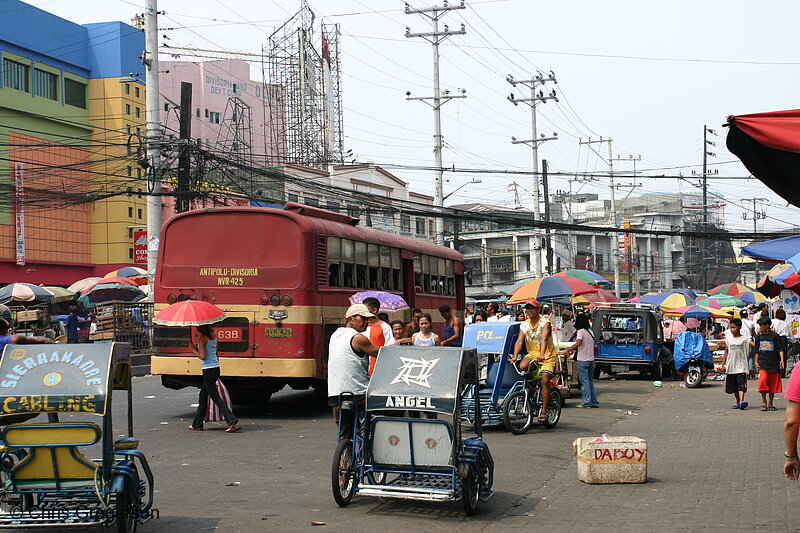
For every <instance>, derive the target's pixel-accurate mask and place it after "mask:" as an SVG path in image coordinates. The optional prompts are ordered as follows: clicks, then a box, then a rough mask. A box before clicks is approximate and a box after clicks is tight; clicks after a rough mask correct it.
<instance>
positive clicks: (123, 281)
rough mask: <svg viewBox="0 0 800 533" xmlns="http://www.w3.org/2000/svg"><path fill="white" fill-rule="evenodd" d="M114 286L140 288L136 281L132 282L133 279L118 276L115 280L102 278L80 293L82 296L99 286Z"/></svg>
mask: <svg viewBox="0 0 800 533" xmlns="http://www.w3.org/2000/svg"><path fill="white" fill-rule="evenodd" d="M113 284H117V285H130V286H132V287H136V288H137V289H138V288H139V284H138V283H136V281H134V280H132V279H131V278H121V277H119V276H117V277H115V278H100V279H99V280H98V281H96V282H95V283H93V284H92V285H89V286H88V287H86V288H85V289H83V290H81V291H80V292H81V294H86V293H87V292H89V291H91V290H92V289H94V288H95V287H97V286H98V285H113ZM140 290H141V289H140Z"/></svg>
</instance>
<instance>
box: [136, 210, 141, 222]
mask: <svg viewBox="0 0 800 533" xmlns="http://www.w3.org/2000/svg"><path fill="white" fill-rule="evenodd" d="M136 218H138V219H139V220H141V219H142V209H141V208H139V209H137V210H136Z"/></svg>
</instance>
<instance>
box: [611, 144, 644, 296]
mask: <svg viewBox="0 0 800 533" xmlns="http://www.w3.org/2000/svg"><path fill="white" fill-rule="evenodd" d="M608 157H609V159H610V161H611V162H614V161H630V162H632V163H633V182H631V183H618V184H616V185H614V186H613V187H614V188H615V189H623V188H631V189H635V188H637V187H641V186H642V184H641V183H636V162H637V161H641V160H642V156H641V155H639V156H638V157H634V156H633V155H629V156H628V157H619V156H618V157H611V154H610V153H609V156H608ZM628 195H630V193H628ZM625 198H627V196H626V197H625ZM623 201H624V199H623ZM623 226H624V227H626V228H627V229H630V221H625V222H624V223H623ZM625 233H626V235H625V236H624V239H625V241H626V242H627V243H628V254H627V255H628V298H630V297H632V296H633V295H634V291H633V284H634V276H633V248H634V247H635V246H636V240H635V239H636V238H635V237H634V236H633V233H630V232H625Z"/></svg>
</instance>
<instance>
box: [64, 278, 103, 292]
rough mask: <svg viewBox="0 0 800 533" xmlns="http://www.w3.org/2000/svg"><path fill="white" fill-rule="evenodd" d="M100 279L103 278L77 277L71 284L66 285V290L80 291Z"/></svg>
mask: <svg viewBox="0 0 800 533" xmlns="http://www.w3.org/2000/svg"><path fill="white" fill-rule="evenodd" d="M101 279H103V278H100V277H97V276H92V277H89V278H83V279H79V280H78V281H76V282H75V283H73V284H72V285H70V286H69V287H67V290H68V291H71V292H82V291H83V290H84V289H88V288H89V287H91V286H92V285H94V284H95V283H97V282H98V281H100V280H101Z"/></svg>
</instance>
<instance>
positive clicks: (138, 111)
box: [133, 107, 142, 118]
mask: <svg viewBox="0 0 800 533" xmlns="http://www.w3.org/2000/svg"><path fill="white" fill-rule="evenodd" d="M133 112H134V116H135V117H136V118H139V115H141V113H142V110H141V109H139V108H138V107H137V108H135V109H134V110H133Z"/></svg>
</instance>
